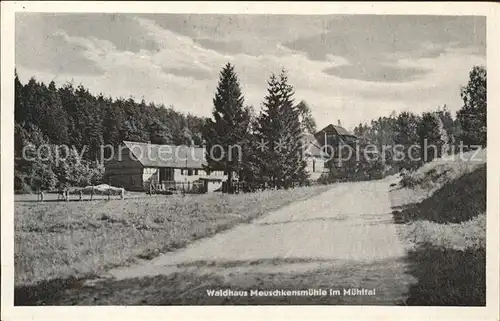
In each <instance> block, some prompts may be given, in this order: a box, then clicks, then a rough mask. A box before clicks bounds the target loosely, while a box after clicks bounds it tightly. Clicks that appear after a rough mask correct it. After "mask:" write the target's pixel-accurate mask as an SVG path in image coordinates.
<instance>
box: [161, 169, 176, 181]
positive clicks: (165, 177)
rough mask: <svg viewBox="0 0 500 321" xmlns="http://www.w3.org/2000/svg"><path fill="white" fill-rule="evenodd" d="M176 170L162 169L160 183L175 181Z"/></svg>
mask: <svg viewBox="0 0 500 321" xmlns="http://www.w3.org/2000/svg"><path fill="white" fill-rule="evenodd" d="M173 180H174V169H173V168H160V182H165V181H173Z"/></svg>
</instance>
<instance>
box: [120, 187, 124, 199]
mask: <svg viewBox="0 0 500 321" xmlns="http://www.w3.org/2000/svg"><path fill="white" fill-rule="evenodd" d="M120 197H121V199H124V198H125V189H124V188H123V187H122V189H121V190H120Z"/></svg>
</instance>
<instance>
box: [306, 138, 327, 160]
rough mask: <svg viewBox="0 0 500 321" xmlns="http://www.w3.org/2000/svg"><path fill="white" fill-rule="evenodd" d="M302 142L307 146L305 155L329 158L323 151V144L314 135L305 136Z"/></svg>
mask: <svg viewBox="0 0 500 321" xmlns="http://www.w3.org/2000/svg"><path fill="white" fill-rule="evenodd" d="M302 141H303V143H304V144H305V146H306V147H305V154H306V155H309V156H317V157H327V156H328V155H327V154H326V153H325V152H324V151H323V150H322V147H321V144H320V143H319V142H318V140H317V139H316V137H314V135H313V134H304V135H303V136H302Z"/></svg>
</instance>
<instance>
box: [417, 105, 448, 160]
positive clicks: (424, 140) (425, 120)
mask: <svg viewBox="0 0 500 321" xmlns="http://www.w3.org/2000/svg"><path fill="white" fill-rule="evenodd" d="M441 128H442V126H441V127H440V119H439V116H438V114H437V113H435V112H427V113H423V114H422V120H421V121H420V124H419V128H418V135H419V140H420V147H421V161H423V162H430V161H432V160H433V159H435V158H438V157H440V156H441V149H442V146H443V142H442V141H441V137H442V131H441Z"/></svg>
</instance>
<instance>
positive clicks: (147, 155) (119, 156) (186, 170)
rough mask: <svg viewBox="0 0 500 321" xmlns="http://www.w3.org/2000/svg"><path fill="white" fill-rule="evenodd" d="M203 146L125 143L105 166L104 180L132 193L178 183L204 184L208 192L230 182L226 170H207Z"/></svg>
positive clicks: (163, 187)
mask: <svg viewBox="0 0 500 321" xmlns="http://www.w3.org/2000/svg"><path fill="white" fill-rule="evenodd" d="M206 165H207V162H206V158H205V149H204V148H203V147H190V146H175V145H158V144H150V143H142V142H130V141H124V142H123V145H121V146H120V147H119V148H118V149H117V151H116V153H115V155H114V156H113V158H112V159H111V160H110V161H109V162H107V164H106V166H105V168H106V169H105V173H104V181H105V182H107V183H108V184H109V185H112V186H117V187H123V188H125V189H126V190H131V191H144V190H146V191H147V190H149V189H150V188H155V189H158V188H159V189H165V188H166V187H168V186H174V187H175V186H176V183H181V184H188V186H190V185H189V184H190V183H193V182H200V181H203V182H205V185H206V186H205V187H206V188H207V191H210V190H212V189H217V188H220V187H221V185H222V182H223V181H225V180H227V175H225V174H224V172H223V171H211V172H210V173H209V172H207V170H206ZM209 183H210V184H209Z"/></svg>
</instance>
